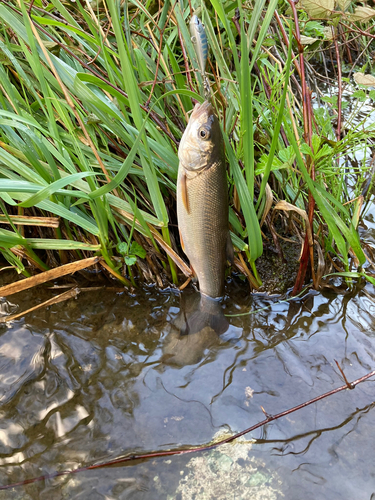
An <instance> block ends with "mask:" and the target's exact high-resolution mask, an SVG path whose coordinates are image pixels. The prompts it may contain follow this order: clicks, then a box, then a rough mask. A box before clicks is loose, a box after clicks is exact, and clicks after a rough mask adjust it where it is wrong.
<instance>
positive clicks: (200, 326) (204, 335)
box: [160, 293, 229, 367]
mask: <svg viewBox="0 0 375 500" xmlns="http://www.w3.org/2000/svg"><path fill="white" fill-rule="evenodd" d="M228 329H229V322H228V320H227V318H226V317H225V316H224V312H223V309H222V307H221V302H220V301H219V300H217V299H212V298H211V297H208V296H206V295H203V294H200V293H194V294H186V295H185V294H182V296H181V309H180V313H179V315H178V316H177V318H176V319H175V320H174V322H173V328H172V330H171V331H170V333H169V334H168V335H167V337H166V339H165V341H164V345H163V355H162V357H161V360H160V361H161V363H162V364H164V365H169V366H175V367H182V366H185V365H194V364H196V363H199V361H201V360H202V359H203V357H204V356H205V355H206V354H207V351H208V354H209V353H210V349H214V348H215V347H217V346H219V345H220V344H221V343H222V342H223V341H224V342H225V341H227V340H228V339H227V338H223V334H224V333H226V332H227V330H228Z"/></svg>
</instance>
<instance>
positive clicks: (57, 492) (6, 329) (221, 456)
mask: <svg viewBox="0 0 375 500" xmlns="http://www.w3.org/2000/svg"><path fill="white" fill-rule="evenodd" d="M8 279H10V277H9V276H8ZM332 283H333V285H335V284H336V285H340V282H339V280H338V279H336V280H335V281H334V282H332ZM227 291H228V296H227V297H226V298H225V300H224V304H223V308H224V312H225V313H226V314H238V313H243V312H246V311H250V310H253V311H254V310H258V309H261V308H264V307H265V306H270V307H269V308H268V309H266V310H262V311H259V312H257V313H256V314H252V315H246V316H240V317H229V318H228V320H229V328H228V329H227V331H226V332H225V333H224V334H223V335H222V336H221V337H220V336H218V335H216V334H214V335H213V332H212V331H210V329H209V328H206V329H205V330H204V331H203V334H202V335H200V336H199V337H192V336H186V339H187V340H184V339H183V340H184V343H183V344H181V349H179V352H180V353H181V352H182V355H180V356H177V357H176V356H175V355H174V354H175V351H174V349H175V345H177V346H179V344H178V343H177V344H176V342H178V333H179V330H180V328H181V324H182V323H183V321H184V319H186V317H184V316H183V315H182V313H181V310H180V307H181V297H180V296H179V295H178V294H176V292H174V291H172V290H168V291H164V292H160V291H157V290H156V289H155V288H153V287H149V288H145V289H143V290H139V291H137V293H136V294H135V295H131V294H129V293H127V292H116V291H113V290H110V289H104V288H103V289H101V290H99V291H98V290H96V291H89V290H88V291H82V292H81V294H80V295H78V297H77V298H76V299H73V300H70V301H67V302H64V303H61V304H57V305H54V306H52V307H50V308H48V309H41V310H39V311H36V312H34V313H32V314H28V315H26V316H25V317H22V318H20V319H18V320H14V321H12V322H9V323H7V324H5V325H0V414H1V420H0V484H2V485H6V484H10V483H14V482H17V481H22V480H25V479H27V478H31V477H35V476H40V475H42V474H48V473H51V472H54V471H57V470H65V469H74V468H77V467H80V466H82V465H84V464H93V463H99V462H104V461H106V460H108V459H113V458H116V457H118V456H122V455H126V454H127V453H143V452H148V451H156V450H167V449H170V448H175V447H180V446H186V445H189V446H197V445H200V444H205V443H209V442H211V441H212V439H213V438H214V436H217V435H218V434H220V433H223V434H224V433H228V432H229V433H236V432H239V431H241V430H243V429H245V428H248V427H250V426H251V425H252V424H255V423H256V422H258V421H261V420H263V419H264V414H263V412H262V409H261V407H263V408H264V409H265V410H266V411H267V412H268V413H270V414H275V413H278V412H281V411H283V410H286V409H288V408H291V407H293V406H295V405H298V404H299V403H302V402H304V401H307V400H309V399H311V398H313V397H315V396H317V395H319V394H322V393H324V392H327V391H329V390H331V389H333V388H335V387H338V386H340V385H342V384H343V379H342V376H341V374H340V372H339V370H338V368H337V366H336V363H335V360H337V361H338V363H339V364H340V366H341V367H342V369H343V370H344V372H345V374H346V376H347V378H348V379H349V380H354V379H356V378H358V377H360V376H362V375H365V374H366V373H367V372H369V371H371V370H373V369H374V366H375V323H374V322H375V320H374V317H375V290H374V287H373V286H372V285H370V284H368V285H366V286H365V285H364V284H363V283H362V284H359V285H357V286H355V287H352V288H346V287H343V286H341V287H340V286H338V287H334V288H332V290H329V289H327V291H325V292H323V293H317V292H310V293H309V294H308V295H307V296H305V297H303V298H299V299H294V300H293V301H290V302H283V303H280V302H279V299H278V298H277V297H274V298H272V297H268V296H267V295H266V294H254V295H252V296H250V295H249V294H248V292H247V290H246V288H244V286H243V285H242V284H239V283H237V282H232V283H231V284H229V285H228V289H227ZM58 292H60V293H61V290H59V291H51V290H46V289H39V290H38V292H36V291H35V290H31V291H28V292H23V293H20V294H17V295H14V296H12V297H9V298H8V300H5V299H2V301H1V303H0V312H1V314H2V315H6V314H11V313H14V312H15V311H18V310H21V311H22V310H25V309H27V308H28V307H30V306H31V305H35V304H36V303H37V302H41V301H43V300H46V299H48V298H50V297H51V296H52V295H53V294H57V293H58ZM189 294H190V295H191V292H187V293H185V294H184V296H183V297H186V296H187V300H188V301H189V300H191V297H190V295H189ZM229 296H230V298H229ZM183 300H185V299H183ZM171 353H172V354H173V355H171ZM374 405H375V381H374V380H369V381H366V382H365V383H363V384H361V385H359V386H357V388H356V389H355V390H353V391H349V390H346V391H344V392H342V393H340V394H337V395H334V396H331V397H329V398H327V399H325V400H322V401H320V402H318V403H315V404H313V405H312V406H309V407H307V408H305V409H302V410H299V411H298V412H296V413H293V414H291V415H289V416H288V417H285V418H282V419H279V420H277V421H273V422H271V423H269V424H267V425H266V426H265V427H263V428H261V429H258V430H257V431H255V432H254V433H253V434H251V435H247V436H246V439H244V440H242V441H239V442H237V443H236V444H231V445H226V446H224V447H219V448H217V449H216V450H212V451H209V452H203V453H197V454H193V455H184V456H174V457H167V459H166V458H157V459H153V460H148V461H143V462H137V463H135V462H132V463H130V464H128V465H121V466H116V467H107V468H104V469H98V470H91V471H86V472H82V473H79V474H75V475H69V476H64V477H60V478H55V479H48V480H43V481H40V482H38V483H35V484H30V485H25V486H20V487H15V488H13V489H11V490H6V491H0V499H2V498H4V499H21V498H22V499H25V500H30V499H42V500H43V499H51V498H53V499H56V500H57V499H60V498H61V499H63V498H69V499H88V498H89V499H90V500H96V499H103V500H104V499H120V500H121V499H127V498H134V499H151V498H152V499H155V500H158V499H166V498H170V499H174V498H176V499H181V500H185V499H186V500H187V499H193V498H197V499H232V498H233V499H241V498H243V499H245V498H246V499H249V498H251V499H255V500H256V499H264V500H266V499H267V500H268V499H275V500H276V499H279V498H280V499H281V498H287V499H288V500H294V499H295V500H300V499H301V498H303V499H304V500H309V499H314V500H315V499H322V500H323V499H327V500H333V499H336V498H337V499H338V498H340V499H341V500H345V499H347V500H352V499H361V500H362V499H363V500H370V499H371V500H373V499H374V498H375V471H374V468H373V460H374V456H375V452H374V443H375V408H374Z"/></svg>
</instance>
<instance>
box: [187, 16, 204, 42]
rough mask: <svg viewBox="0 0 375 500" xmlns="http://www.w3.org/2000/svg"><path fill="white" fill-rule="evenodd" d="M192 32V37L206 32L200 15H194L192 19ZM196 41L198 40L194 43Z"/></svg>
mask: <svg viewBox="0 0 375 500" xmlns="http://www.w3.org/2000/svg"><path fill="white" fill-rule="evenodd" d="M190 33H191V36H192V37H196V36H197V35H200V34H201V33H204V25H203V23H202V21H201V20H200V19H199V17H198V16H195V15H194V16H192V18H191V19H190ZM195 42H196V40H193V43H195Z"/></svg>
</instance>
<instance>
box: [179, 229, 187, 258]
mask: <svg viewBox="0 0 375 500" xmlns="http://www.w3.org/2000/svg"><path fill="white" fill-rule="evenodd" d="M178 233H179V235H180V243H181V248H182V251H183V252H185V245H184V239H183V237H182V234H181V230H180V228H178Z"/></svg>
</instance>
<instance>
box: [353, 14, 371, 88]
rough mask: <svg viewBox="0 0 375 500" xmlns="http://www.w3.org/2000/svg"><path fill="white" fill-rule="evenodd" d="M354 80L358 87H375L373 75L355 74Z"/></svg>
mask: <svg viewBox="0 0 375 500" xmlns="http://www.w3.org/2000/svg"><path fill="white" fill-rule="evenodd" d="M374 12H375V11H374ZM353 78H354V81H355V83H357V84H358V85H364V86H366V87H374V86H375V76H373V75H365V74H364V73H354V75H353Z"/></svg>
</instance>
